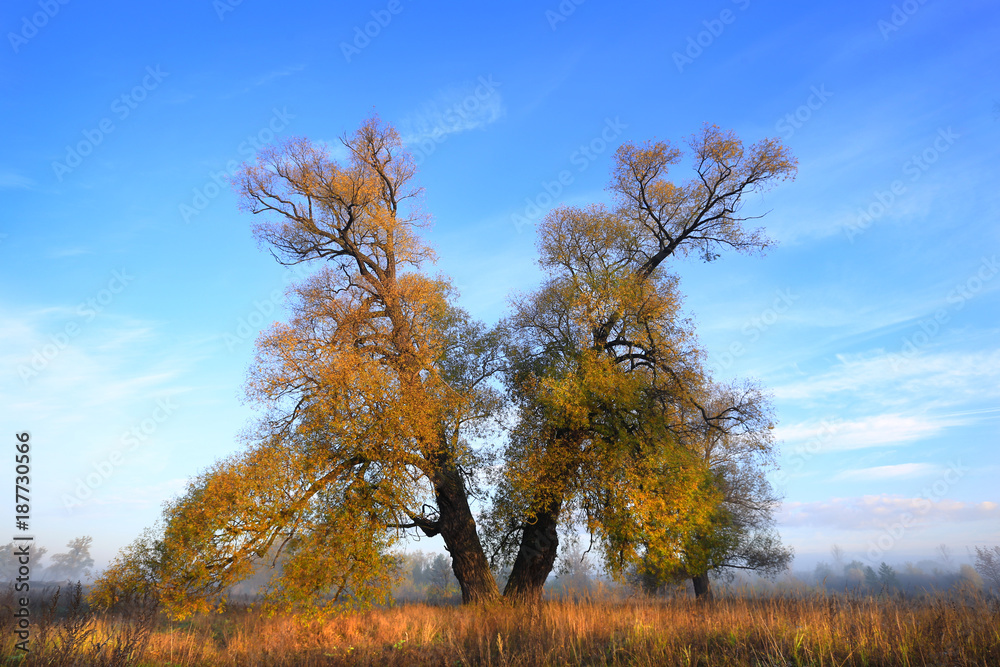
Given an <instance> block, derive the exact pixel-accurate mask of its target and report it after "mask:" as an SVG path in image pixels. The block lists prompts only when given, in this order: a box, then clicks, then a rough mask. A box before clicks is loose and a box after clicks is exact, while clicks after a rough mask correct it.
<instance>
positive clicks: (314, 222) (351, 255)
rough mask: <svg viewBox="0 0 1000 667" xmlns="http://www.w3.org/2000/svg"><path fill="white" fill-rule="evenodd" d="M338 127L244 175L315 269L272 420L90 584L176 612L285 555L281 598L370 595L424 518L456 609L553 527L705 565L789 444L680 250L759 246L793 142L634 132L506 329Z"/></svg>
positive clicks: (530, 568)
mask: <svg viewBox="0 0 1000 667" xmlns="http://www.w3.org/2000/svg"><path fill="white" fill-rule="evenodd" d="M342 142H343V144H344V146H345V148H346V149H347V156H348V157H347V159H346V160H343V161H341V162H338V161H335V160H333V159H331V158H330V156H329V154H328V152H327V151H325V149H324V148H323V147H321V146H318V145H315V144H313V143H311V142H309V141H308V140H305V139H296V140H292V141H287V142H284V143H282V144H279V145H277V146H272V147H268V148H267V149H265V150H264V151H262V152H261V153H260V154H259V155H258V156H257V159H256V161H255V162H254V163H251V164H247V165H245V166H244V168H243V169H242V171H241V172H240V173H239V174H238V175H237V177H236V178H235V179H234V185H235V187H236V189H237V191H238V192H239V194H240V196H241V206H242V208H243V210H245V211H247V212H249V213H251V214H254V215H260V216H262V219H263V220H264V221H263V222H262V223H261V224H258V225H257V226H256V227H255V229H254V232H255V234H256V236H257V238H258V239H259V240H260V242H261V244H262V245H263V246H264V247H266V248H267V249H268V250H269V251H270V252H271V254H272V255H273V256H274V257H275V258H276V259H277V260H278V261H279V262H281V263H283V264H289V265H291V264H301V263H306V262H308V263H310V265H311V266H315V269H314V270H313V271H312V272H311V274H310V275H309V277H308V278H307V279H305V280H302V281H300V282H299V283H297V284H295V285H294V286H293V287H292V288H291V289H290V290H289V293H288V305H289V311H290V314H291V315H290V317H289V319H288V321H287V322H276V323H274V324H273V325H271V327H270V328H269V329H267V330H266V331H264V332H263V333H262V334H261V336H260V338H259V339H258V341H257V354H256V359H255V361H254V364H253V366H252V369H251V372H250V374H249V378H248V381H247V386H246V393H247V397H248V399H249V400H250V401H251V402H253V403H255V404H257V405H259V406H260V408H261V417H260V419H259V420H258V422H257V423H256V424H255V426H254V427H253V428H252V429H250V430H249V431H248V433H247V435H246V438H245V440H246V442H245V443H244V444H245V446H244V449H243V450H242V451H241V452H239V453H237V454H234V455H233V456H231V457H229V458H227V459H225V460H222V461H220V462H218V463H216V464H215V465H214V466H212V467H211V468H209V469H208V470H206V471H203V472H202V473H201V474H199V475H198V476H196V477H195V478H194V479H193V480H192V481H191V483H190V484H189V486H188V489H187V491H186V492H185V493H184V494H183V495H182V496H180V497H179V498H177V499H175V500H173V501H171V502H170V503H168V504H167V506H166V508H165V512H164V520H163V527H162V530H160V531H155V532H152V533H149V534H147V535H146V536H145V537H143V538H140V540H139V541H138V542H137V543H136V544H134V545H132V547H130V548H129V549H127V550H126V551H124V552H123V553H122V554H121V555H120V556H119V558H118V560H117V561H116V562H115V563H113V565H112V567H111V568H109V570H108V571H107V572H106V573H105V575H104V576H103V578H102V580H101V581H100V582H99V585H98V588H97V593H96V599H99V600H102V601H104V602H106V603H111V602H113V601H114V600H115V599H117V598H116V596H117V595H118V594H119V592H120V591H123V590H130V587H131V589H136V587H137V586H138V587H140V588H141V587H142V586H145V587H147V588H148V589H149V590H152V591H155V592H156V594H157V595H158V596H159V599H160V600H161V601H162V602H163V603H164V604H165V605H166V606H167V608H168V610H170V611H171V612H172V613H174V614H175V615H184V614H187V613H190V612H192V611H196V610H199V609H208V608H211V606H212V605H213V604H215V603H216V602H218V601H219V600H220V599H221V598H222V597H223V596H224V593H225V590H226V589H227V588H228V587H229V586H231V585H233V584H235V583H237V582H239V581H240V580H242V579H244V578H246V577H247V576H249V575H250V573H251V572H252V571H253V569H254V568H255V567H257V566H258V565H259V564H260V562H261V561H262V560H263V559H265V558H267V559H272V561H273V562H275V563H278V561H279V559H280V563H278V567H276V568H275V578H274V582H273V586H272V587H271V598H272V600H273V601H274V602H276V603H278V604H281V605H285V606H290V607H296V606H307V607H308V608H310V609H317V608H320V607H321V606H322V605H323V604H326V605H335V604H338V603H340V602H342V601H344V600H352V601H359V602H364V601H370V600H373V599H378V598H379V597H380V596H383V595H385V594H386V592H387V590H388V586H387V584H386V582H387V581H388V579H389V578H391V576H392V571H393V566H394V563H395V560H394V558H393V557H392V553H393V549H394V548H395V547H396V545H397V544H398V543H399V541H400V540H401V539H403V538H404V536H405V535H406V533H407V532H408V531H417V532H419V533H420V534H423V535H427V536H437V535H440V536H441V538H442V539H443V541H444V544H445V547H446V549H447V550H448V551H449V553H450V554H451V560H452V568H453V571H454V574H455V577H456V578H457V579H458V582H459V585H460V587H461V591H462V598H463V601H465V602H467V603H473V602H489V601H492V600H496V599H498V598H500V597H501V591H500V590H499V589H498V586H497V583H496V579H495V577H494V571H495V569H497V568H499V567H502V566H508V567H510V568H511V569H510V576H509V577H508V580H507V584H506V587H505V589H504V591H503V593H502V595H503V596H504V597H507V598H511V599H515V600H523V599H534V598H536V597H537V596H538V595H539V594H540V592H541V587H542V585H543V584H544V582H545V579H546V578H547V577H548V575H549V573H550V572H551V570H552V567H553V564H554V561H555V557H556V554H557V550H558V542H559V532H560V530H562V531H566V530H583V531H586V532H588V533H589V534H590V535H591V537H592V539H593V540H594V541H595V543H596V544H597V545H599V548H600V550H601V552H602V555H603V557H604V558H603V561H604V563H605V565H606V566H607V567H608V568H609V570H610V571H611V572H612V573H616V574H619V575H621V574H623V573H624V572H625V571H626V570H627V569H628V568H629V567H631V566H634V565H635V564H636V563H638V562H640V561H644V562H647V563H649V562H651V559H653V560H655V561H656V563H657V567H661V568H669V567H675V566H677V567H679V566H681V565H682V564H683V563H685V562H687V563H690V561H691V558H690V553H692V551H693V546H692V545H695V544H701V543H703V541H704V536H706V535H716V536H718V535H722V534H723V533H726V529H724V528H723V527H722V526H724V525H731V524H734V523H739V521H743V524H741V525H746V524H747V519H746V518H745V517H746V516H748V514H747V513H749V514H751V515H752V514H753V512H754V510H753V509H751V508H750V503H752V502H758V501H759V503H760V507H764V506H766V505H767V502H768V500H767V499H768V498H769V496H768V495H767V494H768V492H769V487H767V488H764V487H761V486H760V485H757V486H754V485H753V483H751V482H750V481H748V477H747V476H750V477H752V475H753V474H754V472H755V470H756V468H754V466H755V465H757V463H756V462H755V459H754V458H753V455H752V454H753V453H754V452H757V453H761V454H762V455H764V456H765V458H766V456H767V455H768V453H769V452H770V451H771V447H772V445H773V442H772V440H771V438H770V426H771V425H772V423H773V418H772V416H771V413H770V407H769V404H768V403H767V400H766V396H764V394H763V392H761V391H760V390H759V389H757V388H756V387H754V386H753V385H749V384H747V385H742V388H738V387H737V386H736V385H733V386H721V385H718V384H716V383H715V382H714V381H713V379H712V378H711V377H710V375H709V373H708V372H707V370H706V369H705V367H704V365H703V362H704V353H703V352H702V350H701V349H700V347H699V344H698V342H697V339H696V336H695V332H694V328H693V326H692V324H691V322H689V321H688V320H686V319H684V318H683V316H682V314H681V310H680V304H681V296H680V293H679V281H678V278H677V277H676V276H675V275H674V274H671V273H669V272H667V271H666V268H665V266H664V264H665V262H666V261H667V260H668V258H671V257H673V256H675V255H686V254H691V253H693V254H694V255H696V256H698V257H700V258H702V259H704V260H706V261H712V260H715V259H717V258H718V257H719V256H720V253H721V252H722V251H723V250H725V249H732V250H735V251H737V252H745V253H749V252H757V251H761V250H763V249H765V248H766V247H767V246H768V245H769V243H770V241H769V240H768V239H767V238H766V236H765V235H764V233H763V232H762V231H761V230H759V229H756V228H752V227H751V226H749V225H748V223H749V222H750V221H752V220H753V219H754V218H753V216H746V215H744V214H743V213H742V207H743V205H744V201H745V199H746V197H747V196H748V195H749V194H751V193H754V192H760V191H763V190H765V189H767V188H768V187H771V186H772V185H774V184H775V183H776V182H778V181H780V180H782V179H786V178H790V177H792V176H793V175H794V172H795V160H794V158H792V157H791V155H790V153H789V152H788V150H787V148H785V147H784V146H782V145H781V144H780V142H778V141H776V140H769V139H768V140H763V141H761V142H759V143H757V144H754V145H752V146H749V147H744V145H743V143H742V142H741V141H740V140H739V139H738V138H737V137H736V136H735V135H734V134H733V133H731V132H725V131H722V130H720V129H719V128H717V127H715V126H711V125H706V126H705V127H703V128H702V130H701V131H700V132H699V133H698V134H696V135H694V136H693V137H692V138H691V139H690V141H689V142H688V146H689V149H690V156H691V157H692V160H693V167H694V172H695V174H694V177H693V178H691V179H690V180H689V181H687V182H685V183H681V184H679V185H678V184H675V183H674V182H672V181H670V180H668V171H669V169H670V168H671V167H672V166H674V165H677V164H679V163H680V161H681V158H682V154H683V153H682V151H681V150H680V149H678V148H675V147H673V146H671V145H670V144H668V143H666V142H646V143H644V144H633V143H626V144H624V145H622V146H621V147H620V148H619V149H618V151H617V152H616V153H615V156H614V167H613V170H612V178H611V183H610V186H609V190H610V192H611V194H612V197H613V203H612V204H610V205H600V204H595V205H592V206H587V207H582V208H581V207H560V208H556V209H554V210H553V211H551V212H550V213H549V214H548V215H547V216H546V217H545V219H544V220H543V222H542V223H541V224H540V226H539V230H538V233H539V241H538V247H539V255H540V259H539V261H540V264H541V266H542V268H543V269H544V271H545V279H544V281H543V283H542V284H541V285H540V286H539V288H538V289H537V290H535V291H533V292H531V293H527V294H520V295H517V296H515V297H514V298H513V299H512V303H511V311H510V314H509V315H508V316H507V317H506V318H504V319H503V320H502V321H501V322H499V323H497V324H496V325H495V326H487V325H485V324H483V323H480V322H476V321H474V320H472V318H470V316H469V315H468V313H466V312H465V311H464V310H462V309H461V308H460V307H459V305H458V299H457V295H456V293H455V291H454V290H453V288H452V287H451V285H450V283H449V281H448V279H447V278H445V277H441V276H436V275H431V274H430V273H428V267H429V264H430V263H431V262H432V261H433V253H432V252H431V250H430V249H429V247H428V246H427V245H426V243H425V241H424V240H423V237H422V235H421V233H422V229H423V228H424V227H425V225H426V223H427V222H428V216H427V214H426V213H425V212H424V211H423V208H422V200H421V190H420V188H419V187H417V186H416V185H415V183H414V176H415V172H416V169H415V166H414V163H413V160H412V158H411V157H410V155H409V154H408V153H407V152H406V149H405V147H404V146H403V144H402V142H401V140H400V138H399V135H398V133H397V132H396V131H395V130H394V129H393V128H392V127H391V126H389V125H387V124H385V123H383V122H382V121H381V120H380V119H379V118H377V117H372V118H370V119H368V120H366V121H365V122H364V123H363V124H362V125H361V127H360V128H359V129H358V130H357V131H356V132H355V133H353V134H352V135H349V136H345V137H344V138H343V139H342ZM722 452H725V456H724V457H723V459H724V463H723V464H720V460H723V459H720V456H721V454H720V453H722ZM716 454H719V455H718V456H717V455H716ZM720 465H721V466H722V469H720ZM741 466H742V467H741ZM744 473H745V474H744ZM744 501H746V503H744V504H743V505H741V503H743V502H744ZM473 507H476V508H477V509H478V510H479V511H478V513H477V512H474V511H473ZM720 508H725V512H722V511H720ZM740 508H742V509H740ZM758 509H759V508H758ZM741 517H743V518H741ZM749 523H750V524H753V521H752V520H751V521H750V522H749ZM720 544H725V545H726V547H725V548H724V549H723V551H725V550H727V549H728V550H732V549H736V548H742V547H741V546H740V545H743V546H746V545H745V544H744V543H742V542H739V541H738V540H737V542H735V543H731V542H727V541H725V540H722V541H721V542H720ZM733 545H735V546H733ZM719 548H722V547H719ZM685 554H688V555H687V556H685ZM719 558H721V556H715V555H713V556H712V560H711V562H712V563H716V562H719ZM685 559H686V560H685ZM705 562H706V563H707V562H708V561H707V560H706V561H705ZM317 603H320V604H319V606H317Z"/></svg>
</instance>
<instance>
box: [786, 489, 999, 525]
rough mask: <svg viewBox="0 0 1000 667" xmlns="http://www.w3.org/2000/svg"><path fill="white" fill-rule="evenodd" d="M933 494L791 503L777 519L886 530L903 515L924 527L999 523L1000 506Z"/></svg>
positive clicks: (799, 523)
mask: <svg viewBox="0 0 1000 667" xmlns="http://www.w3.org/2000/svg"><path fill="white" fill-rule="evenodd" d="M932 493H933V492H932V491H929V492H928V493H926V494H924V495H922V496H919V497H915V498H914V497H905V496H897V495H887V494H883V495H868V496H862V497H859V498H832V499H830V500H826V501H816V502H788V503H784V504H783V505H782V508H781V512H780V517H779V519H778V520H779V522H780V524H781V525H783V526H824V527H834V528H839V529H842V530H869V529H873V528H883V527H885V526H886V525H889V524H892V523H893V522H896V521H900V520H902V519H903V518H904V515H907V516H909V517H912V520H913V522H918V523H922V524H930V523H942V524H943V523H969V522H977V521H993V522H996V521H1000V504H997V503H995V502H991V501H983V502H978V503H975V502H960V501H957V500H950V499H941V500H932V499H930V498H929V497H928V496H930V495H932Z"/></svg>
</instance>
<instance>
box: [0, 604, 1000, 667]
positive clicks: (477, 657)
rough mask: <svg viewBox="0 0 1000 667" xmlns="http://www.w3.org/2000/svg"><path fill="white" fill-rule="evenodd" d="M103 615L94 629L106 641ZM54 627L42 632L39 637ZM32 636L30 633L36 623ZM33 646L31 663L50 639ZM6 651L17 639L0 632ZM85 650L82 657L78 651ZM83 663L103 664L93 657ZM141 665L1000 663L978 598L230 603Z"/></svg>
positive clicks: (188, 625)
mask: <svg viewBox="0 0 1000 667" xmlns="http://www.w3.org/2000/svg"><path fill="white" fill-rule="evenodd" d="M110 622H111V621H110V619H107V618H102V619H98V620H97V622H96V627H95V636H102V637H108V636H109V635H110V634H112V633H110V632H109V628H108V624H109V623H110ZM56 634H57V633H53V632H48V633H47V636H48V637H50V638H51V637H54V636H56ZM35 635H36V637H37V636H38V629H37V628H36V629H35ZM47 643H48V644H49V645H47V646H39V645H37V643H36V646H35V647H34V648H35V649H36V652H35V655H34V656H33V657H34V659H35V662H36V664H72V662H64V661H60V662H47V661H46V660H45V656H46V655H54V651H55V650H56V647H55V646H54V645H53V644H52V640H51V639H49V640H47ZM3 649H4V652H5V655H11V654H12V649H13V642H12V641H10V640H9V639H8V638H7V637H6V636H5V637H4V640H3ZM81 655H82V653H81ZM89 660H90V661H84V662H80V663H79V664H98V662H101V663H103V664H128V663H126V662H118V663H112V662H110V661H107V660H104V659H103V658H102V659H101V660H100V661H98V659H97V657H96V654H95V655H94V656H92V657H91V658H90V659H89ZM131 664H139V665H173V666H180V665H184V666H187V665H220V666H221V665H234V666H235V665H241V666H242V665H247V666H250V665H335V664H359V665H423V664H427V665H541V664H557V665H562V664H571V665H576V664H587V665H604V664H611V665H712V666H715V665H721V666H725V665H760V666H765V665H766V666H778V665H781V666H785V665H830V666H833V665H837V666H841V665H949V666H950V665H956V666H963V667H964V666H972V665H976V666H982V667H993V666H998V665H1000V603H998V601H997V600H987V599H985V598H983V597H981V596H961V597H955V596H953V597H943V596H942V597H926V598H921V599H902V598H886V597H879V598H872V597H856V598H850V597H843V596H841V597H826V596H822V595H814V596H797V597H761V598H749V597H745V598H727V599H722V600H717V601H715V602H712V603H709V604H703V603H697V602H694V601H693V600H687V599H680V600H650V599H633V600H619V601H608V600H588V601H582V602H547V603H545V604H543V605H541V606H539V607H535V608H533V609H521V608H510V607H505V606H499V607H496V608H463V607H433V606H428V605H422V604H412V605H401V606H397V607H393V608H388V609H376V610H371V611H368V612H363V613H357V614H352V615H344V616H342V617H338V618H334V619H330V620H327V621H325V622H322V623H319V622H307V621H304V620H301V619H296V618H289V617H279V618H268V617H266V616H264V615H262V614H260V613H259V612H257V611H255V610H252V609H234V610H230V611H228V612H226V613H225V614H221V615H213V616H200V617H197V618H195V619H193V620H191V621H186V622H182V623H171V622H168V621H166V620H165V619H162V618H161V619H160V620H158V621H157V625H156V627H154V628H153V631H152V633H151V635H150V637H149V642H148V645H147V646H146V650H145V654H144V656H143V657H142V658H141V659H140V660H138V661H135V662H132V663H131Z"/></svg>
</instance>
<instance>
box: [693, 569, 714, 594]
mask: <svg viewBox="0 0 1000 667" xmlns="http://www.w3.org/2000/svg"><path fill="white" fill-rule="evenodd" d="M691 583H693V584H694V596H695V598H696V599H698V600H711V599H712V582H711V581H710V580H709V578H708V572H706V573H704V574H695V575H692V576H691Z"/></svg>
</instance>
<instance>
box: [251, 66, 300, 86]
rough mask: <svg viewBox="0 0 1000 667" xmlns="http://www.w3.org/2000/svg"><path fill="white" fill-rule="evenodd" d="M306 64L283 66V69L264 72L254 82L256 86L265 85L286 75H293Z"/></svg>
mask: <svg viewBox="0 0 1000 667" xmlns="http://www.w3.org/2000/svg"><path fill="white" fill-rule="evenodd" d="M305 68H306V66H305V65H304V64H299V65H289V66H288V67H282V68H281V69H276V70H272V71H270V72H268V73H266V74H263V75H261V76H259V77H257V79H256V80H255V81H254V82H253V85H255V86H263V85H264V84H267V83H270V82H272V81H274V80H275V79H280V78H283V77H286V76H291V75H292V74H295V73H296V72H301V71H302V70H304V69H305Z"/></svg>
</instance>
